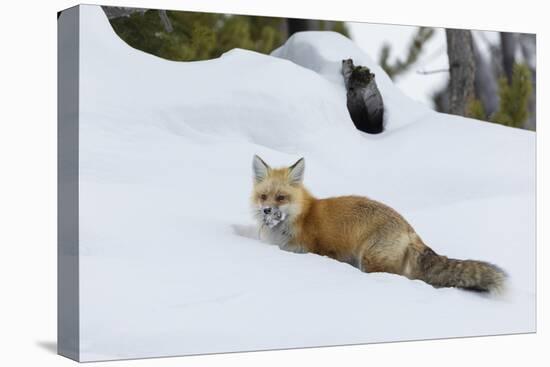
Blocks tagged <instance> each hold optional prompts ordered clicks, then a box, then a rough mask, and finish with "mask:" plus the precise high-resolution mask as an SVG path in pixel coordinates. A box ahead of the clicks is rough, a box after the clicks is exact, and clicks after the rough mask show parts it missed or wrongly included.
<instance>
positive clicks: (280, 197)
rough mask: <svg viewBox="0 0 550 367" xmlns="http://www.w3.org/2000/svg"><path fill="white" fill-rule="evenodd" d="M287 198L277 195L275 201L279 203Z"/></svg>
mask: <svg viewBox="0 0 550 367" xmlns="http://www.w3.org/2000/svg"><path fill="white" fill-rule="evenodd" d="M285 198H286V197H285V196H284V195H277V197H276V198H275V200H277V201H283V200H284V199H285Z"/></svg>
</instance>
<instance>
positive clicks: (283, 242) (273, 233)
mask: <svg viewBox="0 0 550 367" xmlns="http://www.w3.org/2000/svg"><path fill="white" fill-rule="evenodd" d="M260 239H261V240H263V241H265V242H267V243H270V244H272V245H277V246H279V248H281V249H282V250H285V251H290V252H297V253H305V252H307V251H305V250H304V248H303V247H302V246H300V245H297V244H295V243H294V241H293V240H292V239H293V232H292V226H291V225H290V223H289V221H288V220H285V221H283V222H281V223H279V224H278V225H276V226H275V227H272V228H269V227H268V226H265V225H264V226H262V228H261V229H260Z"/></svg>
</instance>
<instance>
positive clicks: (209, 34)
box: [111, 10, 285, 61]
mask: <svg viewBox="0 0 550 367" xmlns="http://www.w3.org/2000/svg"><path fill="white" fill-rule="evenodd" d="M167 16H168V18H169V19H170V22H171V23H172V26H173V28H174V29H173V31H172V32H167V31H166V30H165V28H164V26H163V24H162V22H161V20H160V17H159V13H158V10H148V11H146V12H145V13H143V14H142V13H134V14H132V15H131V16H129V17H120V18H115V19H111V25H112V26H113V29H114V30H115V32H116V33H117V34H118V35H119V36H120V37H121V38H122V39H123V40H124V41H126V42H127V43H128V44H129V45H130V46H132V47H134V48H137V49H139V50H142V51H145V52H148V53H151V54H153V55H157V56H159V57H162V58H165V59H169V60H176V61H194V60H205V59H211V58H215V57H219V56H221V55H222V54H223V53H224V52H226V51H229V50H231V49H233V48H235V47H238V48H243V49H247V50H253V51H258V52H262V53H270V52H271V51H273V50H274V49H275V48H277V47H279V46H280V45H281V44H282V43H283V42H284V39H285V34H284V32H283V31H282V22H283V21H284V19H283V18H271V17H254V16H241V15H226V14H215V13H198V12H184V11H167Z"/></svg>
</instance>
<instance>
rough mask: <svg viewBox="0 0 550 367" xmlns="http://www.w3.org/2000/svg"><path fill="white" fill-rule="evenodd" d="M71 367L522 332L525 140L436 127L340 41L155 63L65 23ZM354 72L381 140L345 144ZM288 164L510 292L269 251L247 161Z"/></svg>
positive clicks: (86, 10)
mask: <svg viewBox="0 0 550 367" xmlns="http://www.w3.org/2000/svg"><path fill="white" fill-rule="evenodd" d="M80 14H81V15H80V17H81V19H80V25H81V34H80V78H81V79H80V98H81V100H80V152H79V153H80V157H79V159H80V218H79V226H80V254H81V258H80V271H81V273H80V302H81V304H80V318H81V319H80V337H81V340H80V343H81V345H80V347H81V358H82V360H84V361H90V360H103V359H118V358H138V357H152V356H167V355H183V354H199V353H212V352H228V351H245V350H258V349H278V348H293V347H309V346H322V345H335V344H352V343H368V342H384V341H396V340H411V339H429V338H442V337H456V336H471V335H495V334H507V333H524V332H533V331H534V330H535V271H534V265H535V190H534V188H535V181H534V180H535V159H534V158H535V135H534V134H533V133H531V132H527V131H521V130H517V129H511V128H506V127H502V126H497V125H493V124H489V123H485V122H479V121H475V120H470V119H464V118H459V117H453V116H448V115H443V114H438V113H435V112H433V111H431V110H429V109H428V108H427V107H425V106H423V105H421V104H419V103H417V102H413V101H411V100H410V99H408V98H407V97H406V96H404V95H403V94H402V93H401V92H400V91H399V90H398V89H397V88H396V87H395V86H394V85H393V84H392V82H391V80H390V79H389V78H388V77H387V76H386V75H385V74H384V72H383V71H382V70H381V69H380V68H379V67H378V66H377V65H375V64H374V63H373V61H372V60H371V59H370V58H369V57H368V56H367V55H365V54H364V53H362V52H361V51H360V50H359V48H358V47H356V46H355V44H354V43H353V42H352V41H350V40H348V39H346V38H344V37H342V36H340V35H338V34H335V33H330V32H307V33H301V34H296V35H295V36H293V37H292V38H291V39H289V40H288V42H287V43H286V44H285V45H284V46H282V47H281V48H280V49H278V50H276V51H275V52H274V53H273V55H272V56H267V55H261V54H257V53H254V52H250V51H244V50H233V51H231V52H228V53H227V54H225V55H223V56H222V57H221V58H219V59H215V60H209V61H201V62H187V63H185V62H171V61H167V60H163V59H160V58H157V57H155V56H152V55H148V54H145V53H143V52H141V51H138V50H135V49H133V48H131V47H129V46H128V45H127V44H125V43H124V42H123V41H122V40H120V39H119V38H118V36H117V35H116V34H115V33H114V31H113V30H112V28H111V27H110V25H109V23H108V21H107V19H106V17H105V15H104V14H103V12H102V11H101V9H100V7H97V6H88V5H85V6H81V12H80ZM350 57H351V58H353V59H354V61H355V62H356V64H363V65H366V66H368V67H369V68H371V69H372V70H373V71H374V73H375V74H376V78H377V83H378V86H379V88H380V90H381V93H382V95H383V98H384V102H385V105H386V108H387V123H386V128H387V130H386V132H385V133H383V134H381V135H379V136H368V135H364V134H362V133H360V132H358V131H357V130H355V128H354V126H353V123H352V121H351V119H350V118H349V114H348V112H347V110H346V107H345V106H346V104H345V98H346V97H345V90H344V86H343V81H342V79H341V76H340V71H339V67H340V65H341V60H342V59H343V58H350ZM253 154H259V155H260V156H262V157H263V158H265V159H266V161H268V162H269V163H271V164H274V165H277V164H290V163H292V162H294V161H295V160H296V159H297V158H299V157H301V156H304V157H305V158H306V162H307V168H306V173H305V184H306V186H308V187H309V188H310V189H311V191H312V192H313V193H314V194H316V195H318V196H320V197H322V196H334V195H339V194H352V193H353V194H360V195H367V196H370V197H372V198H375V199H377V200H380V201H382V202H385V203H387V204H389V205H391V206H392V207H394V208H395V209H396V210H398V211H399V212H400V213H401V214H403V215H404V216H405V217H406V218H407V219H408V221H409V222H410V223H411V224H412V225H413V226H414V227H415V229H416V230H417V232H418V233H419V234H420V235H421V236H422V238H423V239H424V240H425V242H426V243H427V244H428V245H430V246H431V247H432V248H433V249H434V250H436V251H437V252H439V253H442V254H445V255H448V256H451V257H455V258H475V259H479V260H487V261H491V262H494V263H496V264H498V265H499V266H501V267H503V268H504V269H505V270H506V271H507V272H508V273H509V275H510V282H509V291H508V293H507V294H506V295H505V296H503V297H497V298H495V297H484V296H480V295H479V294H474V293H469V292H465V291H461V290H457V289H434V288H432V287H431V286H429V285H427V284H425V283H423V282H420V281H411V280H408V279H406V278H404V277H400V276H396V275H391V274H364V273H361V272H360V271H359V270H357V269H355V268H353V267H351V266H349V265H347V264H343V263H339V262H337V261H334V260H331V259H328V258H325V257H321V256H317V255H313V254H302V255H299V254H293V253H286V252H283V251H281V250H279V249H278V248H276V247H274V246H269V245H266V244H264V243H262V242H260V241H258V240H255V239H252V238H247V237H243V236H241V235H239V233H241V232H239V231H235V230H234V226H235V225H239V226H246V225H250V224H252V219H251V216H250V212H249V204H248V197H249V194H250V190H251V186H252V179H251V159H252V156H253Z"/></svg>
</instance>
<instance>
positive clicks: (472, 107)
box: [466, 98, 487, 120]
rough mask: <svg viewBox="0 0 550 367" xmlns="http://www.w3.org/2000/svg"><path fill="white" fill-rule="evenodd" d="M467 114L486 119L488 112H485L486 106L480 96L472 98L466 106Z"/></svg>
mask: <svg viewBox="0 0 550 367" xmlns="http://www.w3.org/2000/svg"><path fill="white" fill-rule="evenodd" d="M466 116H467V117H471V118H474V119H478V120H486V119H487V114H486V113H485V108H484V107H483V103H482V102H481V100H480V99H478V98H473V99H471V100H470V102H469V103H468V105H467V106H466Z"/></svg>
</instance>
